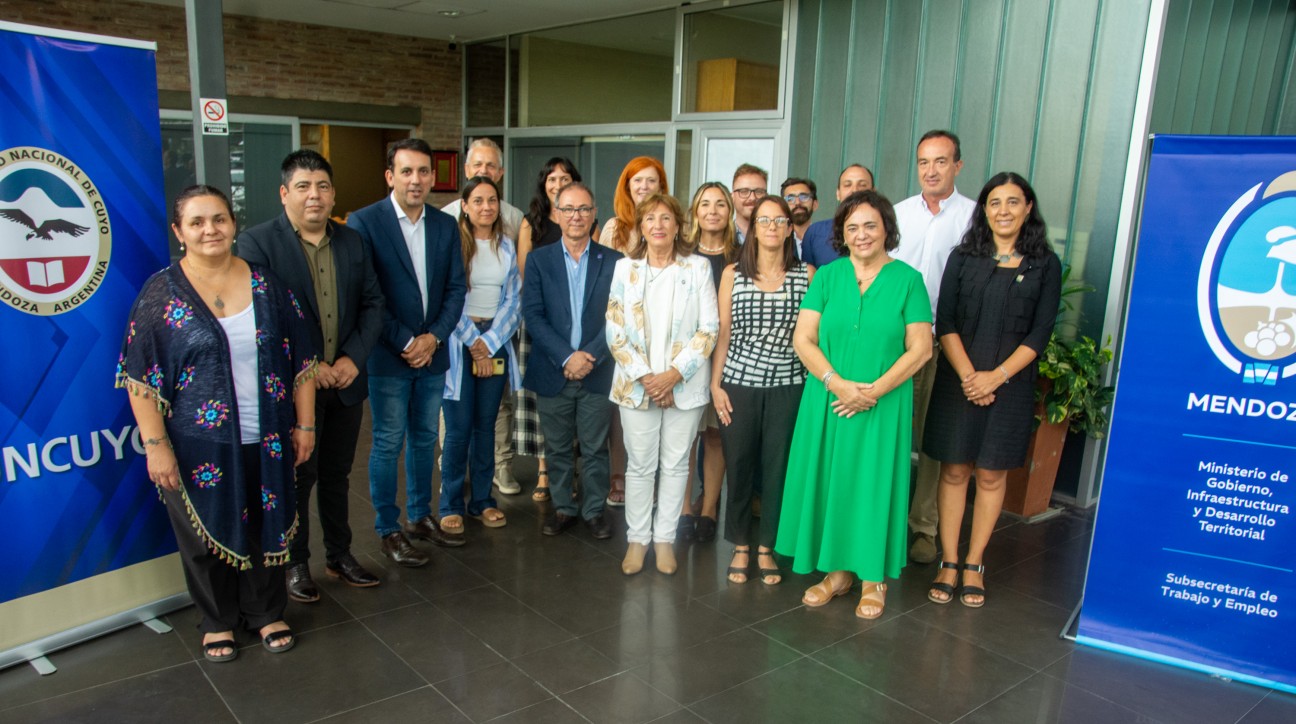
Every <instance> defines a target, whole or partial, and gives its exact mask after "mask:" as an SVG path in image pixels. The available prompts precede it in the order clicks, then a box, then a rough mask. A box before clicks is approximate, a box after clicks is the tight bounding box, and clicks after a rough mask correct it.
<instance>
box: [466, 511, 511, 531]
mask: <svg viewBox="0 0 1296 724" xmlns="http://www.w3.org/2000/svg"><path fill="white" fill-rule="evenodd" d="M473 517H474V518H476V519H477V520H480V521H481V524H482V525H484V526H486V527H487V528H503V527H504V526H506V525H508V520H506V519H505V518H504V511H502V510H500V509H499V508H486V509H485V510H483V511H482V512H481V513H479V514H477V515H474V516H473Z"/></svg>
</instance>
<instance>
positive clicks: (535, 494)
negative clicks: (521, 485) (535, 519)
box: [531, 470, 549, 503]
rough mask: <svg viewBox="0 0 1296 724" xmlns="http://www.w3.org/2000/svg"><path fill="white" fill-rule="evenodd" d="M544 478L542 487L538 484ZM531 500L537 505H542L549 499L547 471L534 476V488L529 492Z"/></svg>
mask: <svg viewBox="0 0 1296 724" xmlns="http://www.w3.org/2000/svg"><path fill="white" fill-rule="evenodd" d="M541 478H544V485H541V484H540V479H541ZM531 499H532V500H534V501H535V502H537V503H543V502H545V501H546V500H548V499H549V471H548V470H541V471H540V472H539V473H537V474H536V487H535V490H533V491H532V492H531Z"/></svg>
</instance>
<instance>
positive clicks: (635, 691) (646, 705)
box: [562, 672, 680, 724]
mask: <svg viewBox="0 0 1296 724" xmlns="http://www.w3.org/2000/svg"><path fill="white" fill-rule="evenodd" d="M562 699H563V701H565V702H567V703H568V704H570V705H571V707H572V708H573V709H575V710H576V711H578V712H580V713H581V715H582V716H584V717H585V718H586V719H589V720H590V721H592V722H599V723H600V724H603V723H606V724H638V722H648V721H652V720H653V719H657V718H659V717H662V716H665V715H667V714H670V713H671V712H673V711H675V710H677V709H679V708H680V706H679V704H678V703H677V702H675V701H673V700H672V699H670V698H669V697H667V696H666V695H664V694H662V693H661V692H659V691H655V690H654V689H653V688H652V687H651V686H649V685H648V684H645V683H644V682H643V681H642V680H640V679H639V678H637V677H635V676H632V675H631V674H630V673H628V672H627V673H623V674H617V675H616V676H613V677H612V678H610V679H604V680H602V681H599V682H597V683H594V684H590V685H589V686H586V687H583V688H580V689H577V690H575V691H572V692H569V693H567V694H564V695H563V697H562Z"/></svg>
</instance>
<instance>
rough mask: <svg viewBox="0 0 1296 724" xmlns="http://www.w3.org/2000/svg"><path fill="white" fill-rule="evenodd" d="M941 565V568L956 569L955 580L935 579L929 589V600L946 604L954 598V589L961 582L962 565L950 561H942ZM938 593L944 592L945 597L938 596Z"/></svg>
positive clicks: (946, 569)
mask: <svg viewBox="0 0 1296 724" xmlns="http://www.w3.org/2000/svg"><path fill="white" fill-rule="evenodd" d="M940 567H941V570H945V571H954V582H953V583H942V582H940V581H933V582H932V584H931V586H930V587H929V588H928V589H927V600H928V601H931V602H932V603H935V604H939V605H941V606H944V605H945V604H947V603H949V602H950V601H953V600H954V589H956V588H958V583H959V576H958V571H959V570H960V568H961V566H959V564H957V563H950V562H949V561H941V564H940ZM937 575H940V573H939V572H937ZM938 593H939V594H944V596H945V597H944V598H938V597H937V596H936V594H938Z"/></svg>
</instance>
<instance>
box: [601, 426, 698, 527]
mask: <svg viewBox="0 0 1296 724" xmlns="http://www.w3.org/2000/svg"><path fill="white" fill-rule="evenodd" d="M704 409H705V408H704V407H695V408H693V409H691V410H681V409H678V408H675V407H669V408H666V409H662V408H660V407H658V406H657V405H656V404H655V403H652V402H649V403H648V409H647V410H632V409H629V408H625V407H622V408H620V410H621V430H622V437H623V439H624V440H625V449H626V476H625V481H626V490H625V517H626V528H627V531H626V539H627V540H628V541H630V542H631V543H644V544H648V543H653V542H657V543H674V542H675V528H676V526H677V525H678V524H679V512H680V508H681V507H682V506H683V505H684V493H685V490H686V489H687V488H688V477H689V464H688V457H689V450H690V449H691V448H692V447H693V438H695V437H697V431H698V423H699V422H701V420H702V411H703V410H704ZM659 471H660V473H661V485H660V487H658V488H657V520H656V521H655V522H654V521H653V519H652V507H653V487H654V486H653V482H654V480H655V479H656V478H657V473H658V472H659Z"/></svg>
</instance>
